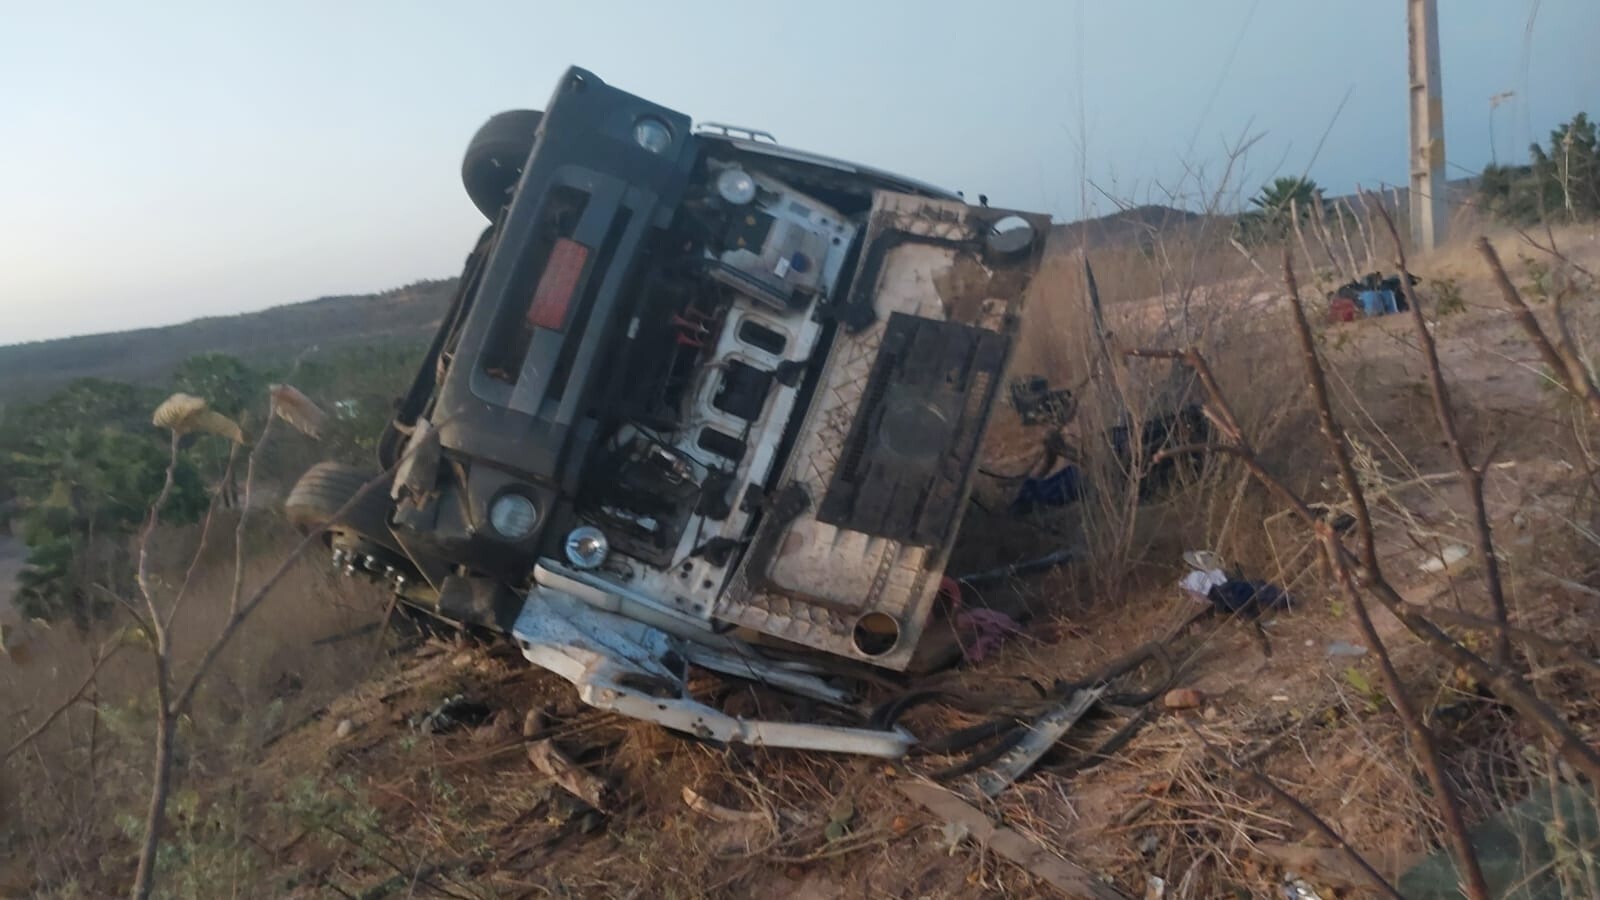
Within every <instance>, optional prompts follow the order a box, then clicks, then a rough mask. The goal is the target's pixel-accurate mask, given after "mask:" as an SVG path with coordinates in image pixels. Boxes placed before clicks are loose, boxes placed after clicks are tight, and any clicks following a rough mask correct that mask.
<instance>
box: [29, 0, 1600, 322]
mask: <svg viewBox="0 0 1600 900" xmlns="http://www.w3.org/2000/svg"><path fill="white" fill-rule="evenodd" d="M1439 6H1440V19H1441V32H1442V42H1441V43H1442V51H1443V59H1444V62H1443V82H1444V93H1445V121H1446V128H1447V131H1446V134H1447V146H1448V150H1449V155H1450V163H1451V173H1452V177H1454V176H1459V175H1463V174H1468V173H1471V172H1474V171H1476V170H1477V169H1479V168H1481V167H1482V166H1483V165H1484V163H1486V162H1487V161H1488V160H1489V157H1490V142H1489V132H1490V118H1489V102H1488V101H1489V97H1490V96H1491V95H1494V94H1497V93H1500V92H1502V91H1515V92H1516V93H1517V97H1516V98H1515V99H1513V100H1512V101H1510V102H1509V103H1506V104H1505V105H1502V106H1501V107H1500V108H1499V109H1498V111H1496V113H1495V118H1494V128H1495V132H1496V140H1495V144H1496V150H1497V152H1498V156H1499V158H1500V160H1501V161H1502V162H1504V161H1510V160H1518V161H1520V160H1522V159H1523V158H1524V157H1525V155H1526V147H1527V144H1528V143H1529V141H1530V140H1532V139H1533V138H1534V137H1535V136H1537V137H1538V138H1539V139H1540V140H1543V139H1544V138H1545V136H1546V135H1547V133H1548V132H1549V131H1550V129H1551V128H1553V127H1554V126H1555V125H1556V124H1557V123H1558V122H1560V121H1564V120H1566V119H1567V118H1570V116H1571V115H1572V114H1573V113H1575V112H1577V111H1579V110H1581V109H1586V110H1587V111H1588V112H1590V113H1591V115H1597V114H1600V54H1597V53H1596V52H1595V46H1596V41H1597V39H1600V0H1440V2H1439ZM1404 9H1405V4H1404V2H1403V0H1338V2H1335V0H1254V2H1252V0H1203V2H1202V0H1117V2H1112V0H1034V2H1022V0H1016V2H1007V0H981V2H975V0H955V2H946V0H922V2H910V0H906V2H889V0H849V2H843V0H813V2H810V3H805V4H792V3H782V4H778V3H762V2H750V3H744V4H731V3H707V2H698V0H670V2H622V0H611V2H601V0H579V2H572V0H566V2H559V3H557V2H535V0H524V2H520V3H513V2H500V3H491V2H462V3H452V4H444V3H421V2H407V0H389V2H378V0H373V2H329V0H324V2H304V0H273V2H270V3H253V4H235V3H226V2H215V0H211V2H176V0H150V2H143V3H112V2H104V3H76V2H65V0H64V2H51V3H40V2H36V0H28V2H21V0H0V344H7V343H13V342H20V341H27V340H37V339H41V338H48V337H57V336H62V335H69V334H82V333H91V332H101V331H114V330H120V329H125V328H133V327H140V326H147V325H159V324H167V323H172V322H178V321H183V320H187V319H191V318H195V317H199V316H206V315H225V314H229V313H234V312H240V311H246V310H254V309H260V308H263V307H266V306H272V305H276V304H279V303H286V302H293V301H298V300H306V299H311V298H314V297H317V296H323V295H328V294H338V293H365V292H369V291H376V290H382V289H385V288H390V287H396V286H399V285H401V284H404V283H407V282H410V281H413V280H416V279H419V278H435V277H442V276H447V275H454V274H456V272H457V270H458V268H459V266H460V263H461V261H462V259H463V257H464V256H465V254H466V252H467V250H468V249H469V245H470V244H471V242H472V241H473V239H474V238H475V236H476V234H477V232H478V230H479V229H480V228H481V227H482V224H483V223H482V221H481V219H480V217H479V215H478V213H477V211H476V210H475V209H473V207H472V205H471V204H470V203H469V202H468V201H467V198H466V196H465V194H464V193H463V192H462V190H461V187H460V180H459V167H460V158H461V152H462V150H463V149H464V147H465V143H466V140H467V138H468V137H469V136H470V135H471V134H472V132H473V130H474V129H475V128H476V127H477V126H478V125H479V124H480V123H481V122H482V121H483V120H484V119H485V118H487V117H488V116H489V115H491V114H493V113H495V112H498V111H500V110H502V109H509V108H515V107H537V106H539V105H541V104H542V103H543V102H544V100H545V99H546V98H547V97H548V96H549V93H550V91H551V89H552V87H553V86H554V83H555V79H556V78H557V76H558V75H559V74H560V72H561V71H562V70H563V69H564V68H565V67H566V66H567V65H569V64H577V65H582V66H584V67H585V68H589V69H592V70H593V71H594V72H595V73H596V74H598V75H599V76H600V77H601V78H603V79H605V80H606V81H608V82H610V83H612V84H614V85H617V86H619V87H621V88H624V89H626V90H630V91H632V92H634V93H638V94H642V95H644V96H647V97H649V98H650V99H652V100H655V101H657V102H660V103H663V104H665V105H667V106H671V107H673V108H675V109H678V110H681V111H683V112H685V113H687V114H688V115H690V116H692V117H693V118H695V119H696V120H712V121H723V122H735V123H739V124H745V125H751V126H756V127H760V128H765V129H767V130H770V131H772V132H774V133H775V134H776V135H777V136H778V137H779V139H781V140H782V141H784V142H785V143H788V144H792V145H795V146H800V147H804V148H807V149H812V150H817V151H821V152H824V153H828V154H830V155H834V156H843V157H847V158H852V159H856V160H859V161H861V162H866V163H871V164H874V165H877V166H880V167H883V168H889V169H894V170H898V171H901V172H904V173H905V174H908V175H912V176H915V177H918V178H921V179H923V180H927V181H932V182H936V183H939V184H942V185H945V186H948V187H951V188H955V189H959V190H965V191H966V192H967V194H968V196H969V197H971V196H974V195H976V194H977V193H979V192H983V193H987V194H988V195H989V197H990V199H991V202H993V203H995V204H996V205H1009V206H1017V207H1024V208H1031V209H1038V210H1043V211H1048V212H1050V213H1053V214H1055V215H1056V216H1057V217H1059V218H1063V219H1072V218H1077V217H1079V216H1080V215H1082V214H1084V213H1085V212H1087V213H1089V214H1100V213H1105V212H1109V211H1111V210H1112V209H1114V205H1113V204H1112V202H1111V201H1110V200H1108V199H1107V198H1106V196H1105V195H1106V194H1109V195H1112V196H1115V197H1118V198H1122V199H1125V200H1128V201H1131V202H1169V201H1168V194H1170V193H1177V194H1180V195H1181V196H1180V198H1179V199H1180V202H1182V203H1184V204H1186V205H1189V206H1190V207H1197V206H1199V205H1200V204H1201V203H1202V202H1203V200H1202V199H1201V196H1200V194H1201V191H1200V190H1199V188H1198V186H1197V184H1196V182H1195V180H1193V179H1190V178H1186V177H1185V174H1184V173H1185V172H1186V171H1196V170H1198V171H1201V172H1204V173H1205V178H1206V180H1207V182H1208V184H1210V183H1214V181H1215V179H1216V178H1217V177H1219V176H1220V175H1221V172H1222V169H1223V164H1224V160H1225V159H1226V156H1227V152H1226V146H1227V145H1228V144H1229V143H1230V142H1232V141H1234V140H1236V139H1238V138H1239V137H1240V136H1241V135H1245V134H1250V135H1255V134H1260V135H1263V137H1262V138H1261V140H1260V141H1259V142H1257V143H1256V144H1255V145H1254V146H1253V148H1252V150H1251V151H1250V153H1249V155H1248V157H1247V159H1246V160H1245V165H1244V167H1243V170H1242V176H1243V177H1242V180H1241V181H1240V183H1239V186H1240V187H1241V188H1242V189H1243V193H1245V194H1248V193H1250V192H1251V191H1253V190H1254V189H1255V188H1256V187H1258V186H1259V185H1260V183H1261V182H1262V181H1265V180H1267V179H1269V178H1270V177H1272V176H1274V175H1280V174H1299V173H1300V172H1301V171H1305V170H1309V172H1310V174H1311V176H1312V177H1314V178H1316V179H1317V180H1318V181H1319V182H1320V183H1322V184H1323V185H1325V186H1326V187H1328V188H1329V189H1330V190H1332V191H1334V192H1344V191H1348V190H1350V189H1351V188H1352V187H1353V186H1354V185H1355V184H1356V183H1357V182H1361V183H1363V184H1366V185H1368V186H1371V185H1376V184H1379V183H1404V181H1405V178H1406V127H1407V126H1406V61H1405V47H1406V36H1405V15H1404ZM1530 19H1531V21H1532V26H1531V30H1530V26H1529V23H1530ZM1347 96H1348V100H1345V98H1346V97H1347ZM1342 100H1345V103H1344V107H1343V109H1342V111H1339V107H1340V103H1341V101H1342ZM1336 111H1339V112H1338V115H1337V118H1335V112H1336ZM1330 123H1331V124H1332V130H1331V132H1328V134H1327V138H1326V141H1325V142H1324V143H1323V145H1322V147H1321V149H1320V151H1318V150H1317V147H1318V144H1319V142H1321V141H1322V137H1323V134H1324V132H1325V131H1328V129H1329V126H1330ZM1083 176H1087V179H1085V178H1084V177H1083ZM311 337H312V336H308V339H310V338H311Z"/></svg>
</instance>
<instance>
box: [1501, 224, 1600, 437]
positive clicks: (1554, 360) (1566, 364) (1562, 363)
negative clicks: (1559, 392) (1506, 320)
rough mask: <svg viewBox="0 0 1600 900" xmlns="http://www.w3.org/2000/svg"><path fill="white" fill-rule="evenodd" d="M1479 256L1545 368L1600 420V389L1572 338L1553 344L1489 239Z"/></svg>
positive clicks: (1561, 334) (1564, 336)
mask: <svg viewBox="0 0 1600 900" xmlns="http://www.w3.org/2000/svg"><path fill="white" fill-rule="evenodd" d="M1478 252H1479V253H1481V254H1482V255H1483V258H1484V261H1485V262H1487V263H1488V264H1489V270H1490V271H1491V272H1493V273H1494V280H1495V284H1496V285H1497V286H1498V287H1499V288H1500V296H1501V297H1502V298H1503V299H1504V300H1505V302H1506V306H1508V307H1510V309H1511V312H1512V314H1513V315H1514V316H1515V317H1516V319H1517V324H1518V325H1520V326H1521V327H1522V330H1523V331H1524V332H1525V333H1526V334H1527V335H1528V340H1530V341H1532V342H1533V346H1534V348H1535V349H1537V350H1538V351H1539V356H1540V357H1542V358H1543V359H1544V364H1545V366H1546V367H1547V368H1548V369H1549V370H1550V377H1551V378H1552V379H1554V380H1555V381H1556V383H1557V384H1560V385H1561V386H1562V387H1563V388H1565V389H1566V390H1567V393H1569V394H1571V395H1572V396H1574V397H1578V398H1580V399H1582V400H1583V402H1584V405H1585V406H1586V407H1588V410H1589V415H1590V416H1591V417H1592V418H1595V419H1600V388H1596V386H1595V383H1594V379H1593V378H1591V377H1590V375H1589V370H1588V369H1587V368H1585V367H1584V366H1583V363H1582V361H1581V360H1580V359H1579V358H1578V353H1577V349H1576V348H1575V347H1574V346H1573V344H1572V341H1571V339H1570V337H1569V336H1568V335H1567V334H1565V333H1564V332H1563V331H1558V333H1557V339H1556V340H1555V341H1551V340H1550V336H1549V335H1548V334H1546V333H1545V330H1544V327H1543V326H1541V325H1540V324H1539V319H1538V318H1537V317H1536V316H1534V314H1533V310H1532V309H1530V308H1529V307H1528V303H1527V301H1526V300H1524V299H1522V292H1521V291H1519V290H1517V286H1516V285H1515V284H1512V282H1511V277H1510V276H1509V275H1507V274H1506V268H1505V266H1503V265H1501V263H1500V255H1499V254H1498V253H1496V252H1495V249H1494V245H1493V244H1491V243H1489V239H1488V238H1479V239H1478ZM1556 318H1557V323H1558V325H1559V324H1560V319H1561V310H1560V309H1559V308H1558V309H1557V315H1556Z"/></svg>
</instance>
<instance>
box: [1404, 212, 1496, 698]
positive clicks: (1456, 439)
mask: <svg viewBox="0 0 1600 900" xmlns="http://www.w3.org/2000/svg"><path fill="white" fill-rule="evenodd" d="M1378 213H1379V214H1380V215H1382V216H1383V222H1384V225H1386V226H1387V227H1388V229H1389V236H1390V238H1392V239H1393V240H1394V252H1395V257H1396V261H1397V262H1398V263H1399V266H1400V283H1401V284H1402V285H1403V286H1404V288H1403V289H1404V290H1405V291H1406V292H1407V293H1409V294H1411V298H1412V302H1411V303H1410V304H1409V306H1410V307H1411V324H1412V326H1413V327H1414V330H1415V331H1416V333H1417V343H1418V344H1419V345H1421V347H1422V356H1423V359H1424V360H1425V361H1426V362H1427V365H1428V384H1429V387H1431V388H1432V390H1433V411H1434V415H1435V416H1437V417H1438V419H1439V430H1440V432H1442V433H1443V435H1444V439H1445V442H1446V443H1447V444H1449V446H1450V451H1451V453H1452V454H1453V455H1454V456H1455V460H1456V468H1458V469H1460V470H1461V477H1462V478H1463V479H1465V481H1466V483H1467V493H1468V496H1470V497H1471V498H1472V513H1473V523H1472V524H1473V528H1474V530H1475V531H1476V532H1477V537H1478V557H1479V559H1480V561H1481V562H1482V564H1483V580H1484V586H1485V588H1487V589H1488V592H1489V604H1490V607H1491V609H1492V611H1493V613H1494V620H1495V621H1496V622H1498V623H1500V633H1499V634H1497V635H1495V644H1494V658H1495V662H1496V663H1497V664H1498V665H1500V666H1502V667H1508V666H1510V665H1511V662H1512V660H1511V638H1510V636H1509V635H1508V634H1507V633H1506V629H1508V628H1510V627H1511V620H1510V615H1509V613H1508V612H1507V610H1506V595H1505V587H1504V585H1503V584H1502V583H1501V579H1500V558H1499V557H1498V556H1496V555H1495V552H1494V532H1493V529H1492V528H1491V526H1490V524H1489V506H1488V504H1487V503H1486V502H1485V501H1484V498H1483V470H1482V469H1480V468H1477V467H1474V466H1473V464H1472V460H1470V459H1468V458H1467V448H1466V446H1465V445H1464V444H1462V443H1461V431H1460V429H1459V428H1457V427H1456V415H1455V409H1454V408H1453V407H1452V406H1451V404H1450V389H1449V388H1448V387H1446V385H1445V382H1444V370H1443V369H1442V368H1441V367H1440V365H1439V348H1438V345H1437V344H1436V343H1435V342H1434V340H1433V332H1431V331H1429V330H1428V322H1427V320H1426V319H1424V318H1423V316H1422V304H1421V303H1419V302H1417V298H1416V294H1415V292H1414V291H1413V290H1412V287H1411V271H1410V270H1409V269H1408V268H1407V267H1406V249H1405V246H1404V244H1403V243H1402V242H1401V240H1400V229H1398V228H1396V227H1395V224H1394V218H1393V217H1392V216H1390V215H1389V211H1388V210H1387V209H1385V208H1384V207H1383V204H1381V203H1380V204H1379V205H1378Z"/></svg>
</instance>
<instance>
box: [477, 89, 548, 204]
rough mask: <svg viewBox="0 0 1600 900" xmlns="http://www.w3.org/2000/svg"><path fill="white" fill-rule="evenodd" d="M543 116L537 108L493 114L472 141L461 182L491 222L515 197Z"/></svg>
mask: <svg viewBox="0 0 1600 900" xmlns="http://www.w3.org/2000/svg"><path fill="white" fill-rule="evenodd" d="M542 118H544V114H543V113H541V112H539V111H538V110H534V109H513V110H509V111H507V112H503V113H500V114H498V115H495V116H491V117H490V119H489V121H487V122H485V123H483V126H482V127H481V128H479V129H478V133H477V134H474V135H473V136H472V140H471V141H470V142H468V144H467V155H466V156H464V157H463V158H462V160H461V184H462V186H464V187H465V188H466V189H467V196H468V197H471V198H472V205H473V206H476V207H477V208H478V211H479V212H481V213H483V214H484V216H486V217H487V218H488V219H489V221H491V222H492V221H494V220H495V219H497V218H499V216H500V209H501V208H502V207H504V206H505V205H506V203H507V202H508V201H509V200H510V199H511V192H512V191H513V190H515V189H516V187H517V179H519V178H521V177H522V167H523V166H524V165H525V164H527V162H528V154H530V153H532V152H533V142H534V140H535V139H536V138H537V137H538V133H539V120H540V119H542Z"/></svg>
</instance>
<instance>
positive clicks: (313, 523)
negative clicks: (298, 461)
mask: <svg viewBox="0 0 1600 900" xmlns="http://www.w3.org/2000/svg"><path fill="white" fill-rule="evenodd" d="M372 478H373V475H372V474H371V473H370V472H367V471H364V470H362V469H358V468H356V467H355V466H347V465H344V464H343V463H336V462H322V463H317V464H316V465H314V466H312V467H311V468H309V469H307V470H306V473H305V474H304V475H301V476H300V480H299V481H296V482H295V483H294V488H293V489H292V490H290V491H289V497H288V499H287V500H285V501H284V502H283V510H284V513H285V514H287V515H288V517H289V522H290V524H292V525H294V526H295V527H296V528H299V529H300V530H301V531H305V532H311V531H319V530H321V529H323V528H327V527H328V526H329V525H333V526H334V527H335V528H337V529H338V530H348V531H354V532H359V533H361V534H363V535H372V536H374V537H381V536H382V535H386V534H388V531H389V525H388V519H389V491H388V490H387V489H386V486H382V485H380V486H379V487H377V488H374V489H373V490H372V492H371V493H369V494H367V495H366V496H365V497H363V498H362V499H361V502H360V503H358V504H356V505H355V507H353V508H352V509H351V510H350V512H349V513H347V514H346V515H345V516H344V517H343V518H342V519H340V520H339V521H338V522H334V520H333V519H334V516H335V515H336V514H337V513H338V512H339V510H340V509H343V508H344V505H345V504H346V503H348V502H349V501H350V498H352V497H354V496H355V495H356V493H357V492H359V491H360V490H361V488H362V487H363V486H365V485H366V483H367V482H368V481H371V480H372Z"/></svg>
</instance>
